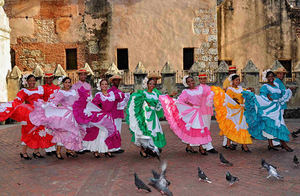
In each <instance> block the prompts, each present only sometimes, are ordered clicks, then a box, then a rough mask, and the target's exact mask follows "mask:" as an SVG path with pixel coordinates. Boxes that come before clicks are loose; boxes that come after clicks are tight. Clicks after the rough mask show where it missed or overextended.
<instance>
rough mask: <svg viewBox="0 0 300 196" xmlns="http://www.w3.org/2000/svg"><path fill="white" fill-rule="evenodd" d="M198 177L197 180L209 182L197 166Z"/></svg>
mask: <svg viewBox="0 0 300 196" xmlns="http://www.w3.org/2000/svg"><path fill="white" fill-rule="evenodd" d="M198 177H199V180H203V181H205V182H208V183H211V181H210V179H208V177H207V176H206V175H205V173H204V172H203V171H202V170H201V169H200V167H198Z"/></svg>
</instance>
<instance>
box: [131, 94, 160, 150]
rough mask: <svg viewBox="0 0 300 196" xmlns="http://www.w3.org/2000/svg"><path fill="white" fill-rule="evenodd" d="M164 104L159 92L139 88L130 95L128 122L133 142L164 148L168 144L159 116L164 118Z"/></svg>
mask: <svg viewBox="0 0 300 196" xmlns="http://www.w3.org/2000/svg"><path fill="white" fill-rule="evenodd" d="M162 110H163V109H162V106H161V103H160V101H159V99H158V94H157V93H155V92H154V91H153V92H152V93H150V92H147V91H146V90H144V91H142V90H139V91H138V92H136V93H133V94H132V95H131V96H130V99H129V102H128V106H127V110H126V113H127V116H126V122H127V123H128V125H129V130H130V132H131V134H132V140H131V141H132V142H134V143H135V144H136V145H137V146H143V147H149V146H152V147H153V146H155V147H157V148H162V147H164V146H165V145H166V139H165V135H164V133H163V131H162V128H161V125H160V122H159V118H162V117H163V116H161V114H163V112H162Z"/></svg>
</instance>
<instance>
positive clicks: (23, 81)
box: [22, 74, 29, 86]
mask: <svg viewBox="0 0 300 196" xmlns="http://www.w3.org/2000/svg"><path fill="white" fill-rule="evenodd" d="M28 76H29V74H25V75H23V77H22V85H23V86H26V85H27V84H28V83H27V78H28Z"/></svg>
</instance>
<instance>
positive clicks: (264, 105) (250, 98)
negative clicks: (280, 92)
mask: <svg viewBox="0 0 300 196" xmlns="http://www.w3.org/2000/svg"><path fill="white" fill-rule="evenodd" d="M242 94H243V97H244V99H245V101H246V102H245V109H246V111H245V116H246V120H247V123H248V124H249V132H250V134H251V135H252V136H253V137H254V138H255V139H259V140H266V139H267V138H266V137H264V136H263V131H264V132H266V133H267V134H270V135H272V136H274V137H275V138H277V139H279V140H283V141H286V142H288V141H289V134H290V132H289V130H288V129H287V127H286V125H285V124H284V122H283V123H282V121H284V120H283V109H282V108H281V106H282V105H283V104H280V103H279V102H272V101H269V100H266V99H265V98H263V97H262V96H259V95H255V94H254V93H252V92H247V91H244V92H243V93H242ZM288 99H289V98H288V96H287V97H286V99H285V101H287V100H288ZM269 109H271V112H270V113H269V112H266V111H267V110H269ZM269 115H273V116H274V115H276V116H277V119H272V118H270V117H269ZM278 122H280V125H279V123H278Z"/></svg>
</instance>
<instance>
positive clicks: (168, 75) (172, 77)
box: [161, 62, 177, 94]
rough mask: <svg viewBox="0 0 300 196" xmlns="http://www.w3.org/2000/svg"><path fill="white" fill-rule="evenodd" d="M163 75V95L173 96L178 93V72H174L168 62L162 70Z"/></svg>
mask: <svg viewBox="0 0 300 196" xmlns="http://www.w3.org/2000/svg"><path fill="white" fill-rule="evenodd" d="M161 75H162V82H161V83H162V90H161V91H162V93H164V94H173V93H174V92H177V87H176V72H175V71H174V70H173V68H172V65H171V64H170V63H169V62H167V63H166V64H165V65H164V67H163V68H162V70H161Z"/></svg>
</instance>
